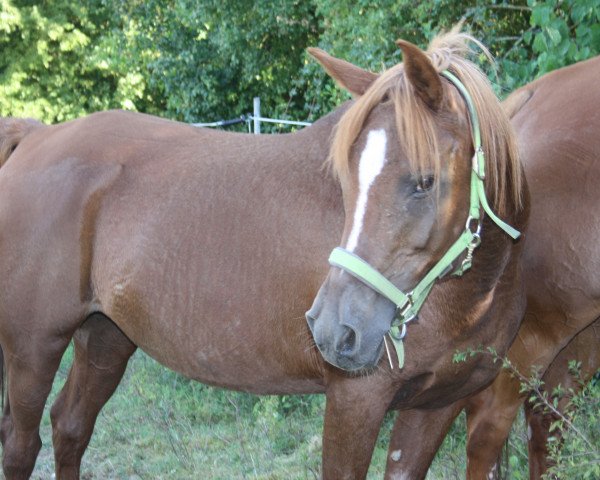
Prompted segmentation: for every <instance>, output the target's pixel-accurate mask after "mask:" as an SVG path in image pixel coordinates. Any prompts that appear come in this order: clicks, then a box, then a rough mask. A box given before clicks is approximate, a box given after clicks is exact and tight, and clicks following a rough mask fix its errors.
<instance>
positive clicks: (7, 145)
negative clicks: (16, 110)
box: [0, 117, 44, 167]
mask: <svg viewBox="0 0 600 480" xmlns="http://www.w3.org/2000/svg"><path fill="white" fill-rule="evenodd" d="M42 127H44V124H43V123H42V122H38V121H37V120H34V119H33V118H12V117H6V118H0V167H1V166H2V165H4V164H5V163H6V161H7V160H8V157H10V155H11V154H12V153H13V152H14V151H15V148H17V146H18V145H19V143H20V142H21V140H23V138H25V137H26V136H27V135H29V134H30V133H31V132H33V131H34V130H38V129H39V128H42Z"/></svg>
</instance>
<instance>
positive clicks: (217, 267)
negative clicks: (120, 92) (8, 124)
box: [0, 32, 528, 480]
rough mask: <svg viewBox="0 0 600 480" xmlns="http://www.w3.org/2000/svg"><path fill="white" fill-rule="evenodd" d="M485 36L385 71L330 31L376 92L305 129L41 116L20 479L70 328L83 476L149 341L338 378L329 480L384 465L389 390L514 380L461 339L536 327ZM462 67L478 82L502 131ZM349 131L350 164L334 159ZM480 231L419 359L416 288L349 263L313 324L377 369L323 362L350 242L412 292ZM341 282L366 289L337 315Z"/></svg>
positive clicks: (274, 381)
mask: <svg viewBox="0 0 600 480" xmlns="http://www.w3.org/2000/svg"><path fill="white" fill-rule="evenodd" d="M468 41H469V38H468V37H467V36H465V35H462V34H458V33H456V32H451V33H449V34H447V35H445V36H443V37H441V38H437V39H435V40H434V42H433V44H432V46H431V47H430V50H429V51H428V52H427V53H425V52H423V51H421V50H420V49H418V48H417V47H415V46H413V45H412V44H409V43H406V42H401V43H400V46H401V48H402V50H403V53H404V64H403V65H402V64H401V65H399V66H396V67H393V68H392V69H390V70H388V71H386V72H385V73H383V74H382V75H381V76H378V75H374V74H372V73H369V72H365V71H363V70H361V69H359V68H358V67H355V66H353V65H351V64H348V63H347V62H344V61H341V60H337V59H335V58H333V57H330V56H328V55H327V54H325V53H324V52H321V51H318V50H314V51H313V54H314V55H315V56H316V57H317V58H318V59H319V61H320V62H321V63H322V64H323V65H324V66H325V68H326V69H327V70H328V72H329V73H330V74H331V75H332V76H333V77H334V78H335V79H336V80H337V81H338V82H339V83H340V84H342V85H343V86H345V87H346V88H347V89H348V90H349V91H350V92H352V93H353V94H354V95H355V96H356V97H357V98H356V99H355V100H354V102H353V103H351V104H350V105H349V106H345V107H342V108H340V109H339V110H337V111H336V112H334V113H333V114H331V115H329V116H327V117H325V118H324V119H322V120H320V121H318V122H316V123H315V124H314V125H313V126H311V127H309V128H307V129H305V130H303V131H300V132H298V133H295V134H290V135H277V136H267V135H265V136H248V135H243V134H231V133H223V132H217V131H207V130H198V129H195V128H193V127H190V126H186V125H182V124H178V123H175V122H170V121H166V120H162V119H158V118H155V117H151V116H147V115H142V114H136V113H127V112H107V113H98V114H94V115H90V116H89V117H86V118H82V119H79V120H76V121H72V122H67V123H64V124H60V125H56V126H51V127H44V128H40V129H37V130H34V131H32V132H31V133H29V134H28V135H26V136H25V137H24V138H23V139H22V140H21V142H20V143H19V144H18V146H17V148H16V149H15V151H14V152H13V153H12V155H11V156H10V157H9V159H8V161H7V162H6V163H5V165H4V166H3V167H2V169H0V251H1V252H2V255H0V272H1V273H2V274H1V275H0V287H1V288H0V291H1V292H2V301H1V302H0V343H1V345H2V348H3V350H4V354H5V366H6V370H7V378H8V384H7V388H8V398H7V402H6V405H5V410H4V416H3V419H2V426H1V429H0V433H1V439H2V444H3V446H4V450H3V468H4V474H5V476H6V478H7V479H10V480H13V479H22V478H28V477H29V476H30V474H31V472H32V470H33V467H34V464H35V460H36V457H37V454H38V451H39V448H40V444H41V440H40V437H39V423H40V418H41V415H42V410H43V407H44V404H45V402H46V398H47V395H48V392H49V390H50V387H51V384H52V380H53V378H54V375H55V372H56V369H57V367H58V364H59V362H60V358H61V356H62V354H63V352H64V350H65V348H66V347H67V345H68V343H69V342H70V340H71V338H74V342H75V357H74V364H73V366H72V369H71V371H70V373H69V376H68V379H67V382H66V384H65V386H64V387H63V389H62V391H61V392H60V394H59V396H58V398H57V400H56V402H55V404H54V405H53V407H52V410H51V418H52V424H53V443H54V450H55V461H56V473H57V478H60V479H66V478H79V471H80V464H81V458H82V455H83V453H84V451H85V449H86V447H87V444H88V442H89V440H90V437H91V435H92V431H93V426H94V422H95V419H96V416H97V414H98V412H99V411H100V409H101V408H102V406H103V405H104V404H105V402H106V401H107V400H108V399H109V398H110V396H111V395H112V393H113V391H114V389H115V388H116V386H117V385H118V383H119V381H120V379H121V376H122V374H123V372H124V370H125V367H126V364H127V361H128V359H129V357H130V356H131V354H132V353H133V352H134V350H135V349H136V348H137V347H140V348H142V349H143V350H144V351H145V352H147V353H148V354H149V355H150V356H152V357H153V358H155V359H156V360H158V361H159V362H161V363H163V364H164V365H166V366H167V367H169V368H172V369H173V370H176V371H178V372H180V373H182V374H184V375H186V376H188V377H190V378H193V379H196V380H199V381H202V382H206V383H208V384H212V385H217V386H221V387H225V388H233V389H238V390H243V391H248V392H254V393H263V394H284V393H285V394H290V393H292V394H293V393H309V392H324V393H325V394H326V399H327V401H326V413H325V427H324V433H323V476H324V478H328V479H342V478H352V479H355V478H364V477H365V475H366V472H367V469H368V466H369V463H370V458H371V454H372V451H373V447H374V443H375V441H376V438H377V434H378V431H379V429H380V425H381V422H382V420H383V417H384V414H385V412H386V411H387V410H389V409H390V408H400V407H402V408H411V407H425V406H430V407H441V406H444V405H447V404H449V403H451V402H453V401H456V400H457V399H458V398H460V397H462V396H465V395H468V394H470V393H472V392H474V391H476V390H478V389H479V388H481V387H482V386H484V385H486V384H487V383H489V382H490V381H492V379H493V378H494V377H495V376H496V374H497V371H498V366H497V365H496V364H494V362H492V361H490V359H489V358H487V357H486V356H476V357H473V358H472V359H470V361H469V362H465V363H463V364H455V363H453V362H452V356H453V353H454V352H455V351H456V350H457V349H466V348H469V347H476V346H478V345H480V344H485V345H490V346H493V347H494V348H495V349H496V350H497V351H498V352H499V353H500V354H504V353H505V352H506V351H507V349H508V347H509V345H510V343H511V342H512V341H513V339H514V336H515V334H516V332H517V329H518V326H519V323H520V321H521V318H522V316H523V311H524V308H525V305H524V296H523V295H522V275H521V268H520V263H521V262H520V258H519V256H520V252H521V250H522V246H521V242H517V243H515V242H513V240H512V239H511V238H510V237H509V236H508V235H507V234H506V233H505V231H504V230H503V229H502V228H501V227H500V226H499V225H503V223H502V221H500V220H498V219H497V218H495V215H494V213H493V212H492V210H491V208H493V209H494V210H495V212H496V213H498V214H499V215H500V216H501V217H502V219H503V220H505V221H506V222H508V223H509V224H511V225H512V226H514V227H516V228H517V229H519V230H521V231H523V230H524V228H525V226H526V220H527V216H528V195H527V191H526V186H525V183H524V182H522V181H521V166H520V164H519V162H518V158H517V157H516V155H515V141H514V136H513V133H512V130H511V127H510V124H509V121H508V118H507V116H506V115H505V113H504V112H503V111H502V107H501V106H500V103H499V102H498V100H497V99H496V97H495V96H494V94H493V93H492V91H491V89H490V87H489V85H488V83H487V81H486V79H485V77H484V76H483V74H482V73H481V72H480V71H479V70H477V68H476V67H475V66H474V65H473V64H471V63H470V62H468V61H467V60H466V59H465V58H464V56H463V55H464V53H465V51H466V50H468V49H467V47H466V43H467V42H468ZM446 71H449V72H450V73H444V72H446ZM441 74H444V76H442V75H441ZM449 76H453V77H456V78H458V81H457V82H458V83H456V82H455V81H454V80H449V79H448V78H449ZM458 85H461V86H464V87H463V88H465V89H466V91H467V92H468V93H467V95H468V94H470V96H471V97H472V99H473V100H472V104H473V105H474V109H475V111H476V113H477V116H478V117H479V129H477V131H478V132H479V131H480V132H481V135H480V137H481V142H482V145H481V147H480V146H479V145H477V142H476V141H475V138H474V136H472V133H471V123H470V122H471V121H475V119H474V117H472V116H470V115H469V113H468V110H469V108H468V105H467V104H466V103H465V99H464V98H463V95H465V93H464V92H461V91H460V90H459V89H458ZM338 123H339V125H338V127H337V129H334V127H335V126H336V124H338ZM334 132H335V136H334V140H333V145H334V150H333V152H334V153H333V156H334V157H335V161H334V169H335V170H336V172H337V173H338V175H339V177H340V180H341V182H338V181H337V180H336V179H334V178H332V176H330V175H326V174H324V172H323V169H322V164H323V161H324V159H325V158H326V157H327V156H328V152H329V151H330V137H331V136H332V134H333V133H334ZM373 132H375V133H373ZM476 137H477V138H479V135H476ZM474 144H475V145H477V149H475V148H474ZM361 152H362V153H361ZM482 153H485V163H481V162H478V160H479V159H480V158H481V160H482V162H483V158H482ZM368 157H371V158H370V159H369V158H368ZM473 158H474V159H475V163H474V162H472V159H473ZM365 159H367V160H365ZM371 161H372V162H375V163H373V164H371V165H370V164H369V163H368V162H371ZM359 163H360V167H359ZM377 165H380V167H381V168H379V171H378V172H377V173H375V174H374V169H375V168H376V166H377ZM484 168H485V185H484V183H483V182H484V180H482V179H483V178H484ZM363 171H365V172H366V173H363ZM474 171H475V172H476V174H477V178H475V177H474V174H473V173H472V172H474ZM364 177H367V179H368V182H367V183H368V186H369V188H366V183H365V179H364ZM340 185H341V188H340ZM473 185H475V186H476V187H475V188H474V187H473ZM342 198H343V202H342ZM357 198H358V206H357ZM473 199H475V203H473V202H474V200H473ZM487 199H489V202H490V204H491V206H492V207H491V208H490V207H489V206H488V204H487ZM484 204H485V206H487V210H486V212H487V213H486V215H485V217H484V218H483V220H482V214H481V213H480V206H481V205H484ZM469 205H471V206H469ZM344 211H345V213H346V218H347V221H346V224H344ZM470 217H472V219H471V220H468V219H469V218H470ZM475 217H477V218H479V220H477V218H475ZM353 220H356V221H355V222H354V223H353ZM473 220H474V221H473ZM359 224H360V226H359ZM465 224H466V226H465ZM504 228H508V229H510V227H506V226H504ZM465 235H467V236H469V238H471V240H472V241H470V242H469V244H468V245H467V246H466V247H465V248H464V249H462V250H464V251H462V250H461V251H460V252H458V253H457V254H456V256H457V258H456V259H455V260H456V261H455V262H452V264H453V265H452V266H453V269H454V268H457V269H460V267H461V266H464V268H466V267H467V266H469V264H470V262H472V268H471V269H470V271H469V272H468V273H467V274H466V275H464V277H462V278H456V277H450V276H448V277H447V278H445V279H444V281H442V282H438V283H436V284H435V285H434V286H432V287H430V294H429V297H428V298H427V300H426V301H425V302H424V305H423V308H422V309H421V312H420V319H419V321H418V322H412V323H411V324H410V328H409V334H408V335H407V336H406V338H405V339H404V343H403V344H399V343H398V342H396V343H395V345H396V347H398V345H402V346H403V347H404V344H405V351H406V360H405V362H404V365H403V368H398V367H399V365H398V364H396V365H395V368H393V369H392V368H390V367H389V366H388V361H387V360H386V359H384V358H382V351H383V347H382V345H383V339H384V335H387V332H388V331H389V330H390V328H391V327H393V325H392V321H393V318H392V317H393V316H394V315H393V313H394V309H395V306H394V305H393V304H392V303H391V302H390V301H389V300H387V299H384V298H376V294H375V292H373V291H370V290H366V288H367V287H366V286H365V285H363V284H362V283H361V282H359V281H358V280H353V279H351V278H346V277H349V275H345V274H340V272H339V271H336V272H330V273H329V275H328V277H327V278H328V280H327V283H326V285H325V287H324V288H323V289H322V290H321V294H320V295H319V298H317V300H316V301H315V304H314V306H313V309H312V310H311V312H312V314H311V315H310V316H309V323H310V325H311V328H313V330H314V331H315V335H316V336H317V337H318V340H317V341H318V342H319V346H320V348H321V349H322V350H323V351H324V352H326V354H328V355H329V352H337V353H339V354H340V355H341V357H340V358H344V359H345V362H346V364H345V366H347V367H349V368H352V369H354V370H358V373H349V372H346V371H344V370H342V369H339V368H336V367H334V366H332V365H330V364H328V363H326V362H325V361H324V360H323V358H322V357H321V355H320V354H319V352H318V350H317V348H315V345H314V341H313V337H312V336H311V334H310V330H309V327H307V325H306V322H305V320H304V312H305V310H306V309H307V308H308V307H309V306H310V302H311V301H312V299H313V298H314V296H315V293H316V292H317V290H318V288H319V284H320V283H321V282H322V281H323V278H324V277H325V276H326V274H327V269H326V266H327V265H326V258H327V254H328V252H329V251H330V250H331V248H332V247H334V246H335V245H336V244H337V243H339V239H340V237H341V238H342V242H343V244H344V245H346V247H347V248H349V245H348V242H349V241H350V240H352V241H353V242H355V244H356V245H355V247H356V248H355V251H356V252H358V253H360V254H361V255H362V256H363V257H365V258H367V259H368V260H369V261H370V262H371V263H372V264H374V265H376V266H377V267H378V268H380V269H383V270H384V271H385V272H386V275H387V276H388V278H391V279H392V280H393V282H394V283H395V284H396V286H398V287H402V288H407V287H410V286H411V285H413V284H416V283H417V281H418V279H419V278H420V277H422V276H423V275H424V274H425V273H426V272H427V271H428V270H429V269H430V268H431V267H432V266H433V265H436V264H437V263H438V261H439V260H440V259H442V257H444V258H446V256H444V253H445V252H446V250H448V249H449V248H451V247H452V245H453V244H454V243H455V241H456V239H457V238H458V237H459V236H460V237H461V238H462V237H463V236H465ZM476 239H477V240H478V239H480V240H481V246H479V247H478V248H476V247H477V245H476V243H477V244H478V243H479V242H474V240H476ZM454 250H456V248H455V249H454ZM440 276H441V274H440ZM337 294H339V300H341V301H343V302H344V304H345V305H347V307H345V308H342V309H340V311H339V312H337V309H336V308H333V307H332V305H334V306H335V305H337V303H336V295H337ZM358 296H360V298H358ZM325 303H326V304H327V305H328V307H327V308H326V309H325V308H323V307H322V305H324V304H325ZM342 310H343V312H342ZM323 312H325V313H323ZM337 313H340V316H341V320H340V321H341V324H338V323H337V321H336V318H335V317H336V315H337ZM317 317H318V318H317ZM365 322H368V323H370V324H371V325H370V327H369V328H368V329H366V330H365V328H364V327H365ZM369 329H370V331H368V330H369ZM340 331H341V332H342V337H341V341H340V342H336V341H334V344H333V345H331V346H328V342H329V341H330V340H331V338H334V339H336V338H337V337H336V335H338V333H339V332H340ZM349 332H350V333H349ZM330 334H331V335H330ZM338 340H340V339H339V338H338ZM396 340H397V339H396ZM338 343H341V345H340V344H338ZM340 346H341V347H342V348H341V349H340V348H339V347H340ZM390 348H392V349H393V348H394V347H393V346H392V347H390ZM337 353H336V355H337ZM398 358H400V355H399V354H398ZM366 373H368V375H367V374H366Z"/></svg>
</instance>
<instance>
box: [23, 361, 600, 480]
mask: <svg viewBox="0 0 600 480" xmlns="http://www.w3.org/2000/svg"><path fill="white" fill-rule="evenodd" d="M71 361H72V351H71V349H69V350H68V351H67V353H66V354H65V358H63V361H62V364H61V367H60V369H59V372H58V374H57V378H56V380H55V382H54V386H53V390H52V394H51V396H50V400H49V402H48V405H47V407H46V411H45V412H44V417H43V419H42V428H41V436H42V441H43V443H44V446H43V448H42V451H41V452H40V456H39V457H38V461H37V464H36V468H35V471H34V474H33V477H32V478H34V479H36V480H38V479H40V480H41V479H44V480H46V479H49V478H52V477H53V472H54V460H53V453H52V448H51V435H52V434H51V426H50V419H49V408H50V405H51V404H52V401H53V400H54V398H55V396H56V394H57V393H58V391H59V390H60V388H61V387H62V385H63V384H64V381H65V379H66V376H67V372H68V368H69V366H70V364H71ZM593 392H595V393H594V395H595V398H596V402H597V400H598V398H600V386H597V387H596V388H595V389H593ZM324 400H325V399H324V396H320V395H307V396H295V397H274V396H266V397H258V396H253V395H248V394H243V393H237V392H231V391H226V390H222V389H217V388H212V387H208V386H205V385H202V384H200V383H197V382H192V381H189V380H187V379H185V378H183V377H181V376H180V375H177V374H175V373H173V372H171V371H169V370H167V369H166V368H164V367H162V366H161V365H159V364H158V363H156V362H155V361H153V360H152V359H150V358H149V357H147V356H146V355H145V354H143V353H142V352H139V351H138V352H136V353H135V355H134V356H133V357H132V359H131V361H130V363H129V367H128V369H127V372H126V373H125V376H124V378H123V380H122V382H121V385H120V386H119V388H118V389H117V391H116V393H115V395H114V396H113V398H112V399H111V400H110V401H109V402H108V403H107V405H106V406H105V407H104V409H103V410H102V412H101V413H100V415H99V417H98V421H97V424H96V428H95V430H94V435H93V437H92V441H91V443H90V446H89V448H88V450H87V452H86V454H85V456H84V458H83V467H82V478H83V479H84V480H92V479H127V480H141V479H178V480H179V479H199V478H206V479H227V480H233V479H252V480H276V479H286V480H295V479H309V480H314V479H318V478H320V463H321V453H320V450H321V431H322V427H323V411H324V406H325V401H324ZM393 419H394V416H393V415H389V416H388V417H387V418H386V421H385V422H384V426H383V428H382V431H381V433H380V436H379V439H378V441H377V446H376V449H375V452H374V455H373V460H372V463H371V468H370V470H369V475H368V478H369V479H381V478H383V473H384V470H385V462H386V455H387V442H388V438H389V431H390V429H391V426H392V422H393ZM583 422H584V423H585V419H583ZM464 425H465V421H464V414H463V415H461V417H459V419H458V421H457V422H455V424H454V426H453V427H452V430H451V434H450V435H448V436H447V437H446V440H445V441H444V444H443V446H442V448H441V449H440V451H439V452H438V455H437V457H436V459H435V461H434V464H433V465H432V468H431V470H430V472H429V474H428V476H427V479H428V480H438V479H444V480H452V479H463V478H465V469H466V463H465V461H466V459H465V442H466V434H465V427H464ZM515 425H516V426H515V428H514V429H513V433H512V434H511V438H510V441H509V449H510V450H509V452H508V457H507V458H508V461H509V468H510V473H509V477H508V478H510V479H514V480H520V479H521V478H523V479H525V478H528V473H527V445H526V433H525V429H524V421H523V418H522V416H521V418H519V420H518V421H517V422H516V424H515ZM588 428H592V429H593V428H594V426H593V425H592V426H591V427H590V426H589V425H588ZM595 428H597V425H596V427H595Z"/></svg>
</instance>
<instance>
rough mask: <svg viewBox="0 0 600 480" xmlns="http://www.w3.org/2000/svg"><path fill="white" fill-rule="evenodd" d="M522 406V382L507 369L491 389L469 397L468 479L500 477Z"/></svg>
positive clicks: (501, 373) (467, 410)
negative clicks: (501, 461) (505, 449)
mask: <svg viewBox="0 0 600 480" xmlns="http://www.w3.org/2000/svg"><path fill="white" fill-rule="evenodd" d="M522 403H523V397H522V396H521V394H520V385H519V381H518V380H516V379H515V378H513V377H512V376H511V374H510V373H508V372H507V371H505V370H502V371H501V372H500V373H499V374H498V376H497V377H496V379H495V380H494V382H493V383H492V384H491V385H490V386H489V387H487V388H486V389H484V390H482V391H481V392H479V393H478V394H476V395H473V396H471V397H469V399H468V403H467V406H466V412H467V479H469V480H483V479H486V480H487V479H490V480H491V479H493V478H498V476H499V473H500V472H499V463H498V459H499V458H500V455H501V453H502V447H503V446H504V444H505V442H506V439H507V438H508V435H509V433H510V429H511V427H512V424H513V421H514V419H515V417H516V416H517V413H518V411H519V408H520V406H521V404H522Z"/></svg>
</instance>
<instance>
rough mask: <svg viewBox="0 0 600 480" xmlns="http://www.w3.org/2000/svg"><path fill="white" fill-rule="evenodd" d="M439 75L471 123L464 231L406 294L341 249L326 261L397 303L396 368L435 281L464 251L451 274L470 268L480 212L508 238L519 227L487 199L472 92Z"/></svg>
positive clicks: (390, 334)
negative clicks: (408, 333)
mask: <svg viewBox="0 0 600 480" xmlns="http://www.w3.org/2000/svg"><path fill="white" fill-rule="evenodd" d="M441 75H443V76H444V77H446V78H447V79H448V80H449V81H450V82H451V83H453V84H454V85H455V86H456V88H457V89H458V91H459V92H460V94H461V95H462V97H463V98H464V100H465V103H466V105H467V109H468V112H469V118H470V123H471V131H472V139H473V148H474V154H473V159H472V168H471V193H470V202H469V216H468V217H467V222H466V225H465V230H464V231H463V232H462V234H461V235H460V236H459V237H458V239H457V240H456V241H455V242H454V243H453V244H452V245H451V246H450V248H449V249H448V250H447V251H446V253H445V254H444V255H443V256H442V258H440V260H438V262H437V263H436V264H435V265H434V266H433V267H432V268H431V270H429V272H427V274H426V275H425V276H424V277H423V279H422V280H421V281H420V282H419V283H418V284H417V285H416V286H415V287H414V288H413V289H412V290H411V291H410V292H409V293H405V292H403V291H402V290H400V289H399V288H398V287H396V286H395V285H394V284H393V283H392V282H391V281H390V280H388V279H387V278H386V277H385V276H384V275H382V274H381V273H380V272H379V271H378V270H376V269H375V268H373V267H372V266H371V265H370V264H369V263H368V262H366V261H365V260H363V259H362V258H360V257H359V256H358V255H356V254H354V253H352V252H350V251H348V250H346V249H344V248H341V247H337V248H335V249H334V250H333V251H332V252H331V255H330V256H329V263H330V264H331V266H333V267H338V268H341V269H342V270H344V271H346V272H348V273H349V274H350V275H352V276H353V277H355V278H357V279H358V280H360V281H361V282H363V283H364V284H365V285H367V286H369V287H370V288H372V289H373V290H375V291H376V292H377V293H379V294H380V295H382V296H384V297H385V298H387V299H388V300H390V301H391V302H393V303H394V305H396V315H395V316H394V320H393V321H392V325H391V328H390V330H389V332H388V333H387V336H388V337H389V338H390V340H391V341H392V343H393V345H394V347H395V350H396V358H397V360H398V368H402V367H403V366H404V345H403V342H402V339H403V338H404V336H405V335H406V325H407V323H408V322H410V321H411V320H414V319H415V318H417V315H418V313H419V311H420V309H421V307H422V306H423V303H425V300H426V299H427V296H428V295H429V292H430V291H431V289H432V288H433V285H434V284H435V282H436V281H437V280H438V279H439V278H441V277H443V276H445V275H446V274H448V273H449V272H450V271H451V270H452V266H453V264H454V262H455V261H456V260H457V259H458V258H459V257H460V256H461V255H463V254H464V253H465V252H466V256H465V258H464V260H463V261H462V262H461V264H460V265H459V266H458V268H456V269H455V270H454V272H453V273H452V275H455V276H461V275H463V274H464V273H465V272H466V271H467V270H468V269H469V268H471V262H472V258H473V252H474V251H475V249H476V248H477V247H478V246H479V244H480V243H481V221H482V217H483V212H485V213H487V215H488V216H489V217H490V218H491V220H492V221H493V222H494V223H495V224H496V225H498V227H500V228H501V229H502V230H503V231H504V232H505V233H506V234H507V235H509V236H510V237H511V238H513V239H515V240H516V239H517V238H519V236H520V235H521V234H520V232H519V231H518V230H516V229H515V228H513V227H511V226H510V225H508V224H507V223H505V222H504V221H502V220H501V219H500V218H498V217H497V216H496V215H495V214H494V212H493V211H492V209H491V207H490V205H489V203H488V201H487V197H486V195H485V185H484V179H485V157H484V152H483V148H482V145H481V131H480V128H479V118H478V116H477V112H476V110H475V107H474V104H473V100H472V98H471V95H470V94H469V92H468V91H467V89H466V88H465V86H464V85H463V84H462V82H461V81H460V80H459V79H458V78H457V77H456V76H455V75H454V74H452V73H451V72H449V71H447V70H444V71H443V72H441ZM482 210H483V212H482ZM384 344H385V347H386V350H387V353H388V358H389V360H390V367H391V368H394V365H393V363H392V359H391V355H390V352H389V348H388V344H387V339H386V337H385V336H384Z"/></svg>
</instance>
